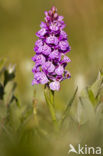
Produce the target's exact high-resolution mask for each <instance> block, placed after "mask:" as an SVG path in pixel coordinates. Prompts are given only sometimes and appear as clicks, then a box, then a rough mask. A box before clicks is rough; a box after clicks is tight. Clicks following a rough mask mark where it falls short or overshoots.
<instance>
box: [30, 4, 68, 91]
mask: <svg viewBox="0 0 103 156" xmlns="http://www.w3.org/2000/svg"><path fill="white" fill-rule="evenodd" d="M45 16H46V17H45V22H41V24H40V27H41V29H40V30H39V31H38V32H37V33H36V35H37V37H39V39H38V40H37V41H36V43H35V47H34V51H35V52H36V55H35V56H34V57H33V58H32V60H33V61H34V62H35V65H34V67H33V70H32V71H33V74H34V79H33V82H32V85H34V84H46V85H48V86H49V87H50V89H51V90H53V91H55V90H57V91H58V90H59V89H60V82H61V81H63V80H65V79H68V78H70V77H71V76H70V73H69V72H68V71H67V70H66V69H65V68H66V66H67V64H68V63H69V62H70V61H71V60H70V59H69V57H67V56H66V53H68V52H69V51H70V50H71V48H70V45H69V43H68V41H67V34H66V32H65V31H64V30H63V29H64V27H65V24H64V21H63V16H59V15H58V14H57V9H56V8H55V7H54V6H53V7H52V8H51V10H49V11H45ZM62 56H63V57H62ZM34 69H35V70H34ZM66 73H69V75H68V76H67V74H66Z"/></svg>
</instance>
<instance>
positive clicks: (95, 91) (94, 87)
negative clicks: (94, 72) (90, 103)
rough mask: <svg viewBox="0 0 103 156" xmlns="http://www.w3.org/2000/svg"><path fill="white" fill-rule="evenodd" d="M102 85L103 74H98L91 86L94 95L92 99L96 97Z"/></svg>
mask: <svg viewBox="0 0 103 156" xmlns="http://www.w3.org/2000/svg"><path fill="white" fill-rule="evenodd" d="M102 83H103V74H102V73H101V72H99V74H98V77H97V80H96V81H95V83H94V84H93V85H92V86H91V90H92V92H93V94H94V97H97V96H98V94H99V91H100V89H101V85H102Z"/></svg>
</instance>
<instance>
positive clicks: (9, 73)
mask: <svg viewBox="0 0 103 156" xmlns="http://www.w3.org/2000/svg"><path fill="white" fill-rule="evenodd" d="M14 78H15V66H13V67H9V69H8V70H7V69H6V70H5V72H4V86H6V84H7V83H8V82H9V81H11V80H13V79H14Z"/></svg>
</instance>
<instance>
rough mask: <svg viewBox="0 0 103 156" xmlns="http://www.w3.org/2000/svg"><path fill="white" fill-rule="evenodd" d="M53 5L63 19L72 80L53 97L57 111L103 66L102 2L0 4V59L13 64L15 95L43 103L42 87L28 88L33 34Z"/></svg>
mask: <svg viewBox="0 0 103 156" xmlns="http://www.w3.org/2000/svg"><path fill="white" fill-rule="evenodd" d="M53 5H55V6H56V7H57V8H58V13H59V14H60V15H63V16H64V17H65V18H64V20H65V23H66V25H67V27H66V29H65V30H66V32H67V33H68V35H69V38H68V40H69V42H70V45H71V47H72V51H71V52H70V53H69V55H68V56H69V57H70V58H71V60H72V62H71V63H70V64H69V65H68V69H69V70H70V72H71V75H72V78H71V79H70V80H66V81H65V82H63V83H62V85H61V90H60V92H59V93H58V92H57V93H56V94H57V95H56V103H57V107H58V106H59V107H58V108H59V109H62V107H63V105H64V104H66V103H67V102H68V100H69V97H71V95H72V94H73V92H74V89H75V88H76V86H77V85H78V86H79V91H80V90H81V89H82V88H83V87H85V86H86V85H89V84H91V82H92V81H93V80H94V79H95V78H96V75H97V72H98V70H99V69H100V68H101V67H102V66H103V0H29V1H27V0H0V57H2V58H3V57H6V58H7V59H8V62H9V63H10V62H12V64H16V70H17V73H16V75H17V76H16V79H17V83H18V89H17V94H19V96H21V101H23V102H25V103H28V102H29V103H31V102H32V97H33V90H36V91H37V97H39V100H40V101H44V98H43V94H42V89H41V86H34V87H32V86H31V81H32V78H33V74H32V72H31V70H32V66H33V63H32V60H31V58H32V56H33V55H34V51H33V46H34V43H35V41H36V39H37V38H36V36H35V33H36V32H37V31H38V30H39V29H40V27H39V25H40V22H41V21H43V20H44V11H45V10H49V9H50V8H51V7H52V6H53Z"/></svg>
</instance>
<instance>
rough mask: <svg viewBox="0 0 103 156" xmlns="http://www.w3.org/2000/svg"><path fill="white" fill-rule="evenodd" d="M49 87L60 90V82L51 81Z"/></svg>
mask: <svg viewBox="0 0 103 156" xmlns="http://www.w3.org/2000/svg"><path fill="white" fill-rule="evenodd" d="M49 87H50V89H51V90H53V91H55V90H57V91H59V89H60V83H59V82H58V81H54V82H51V83H50V84H49Z"/></svg>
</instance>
